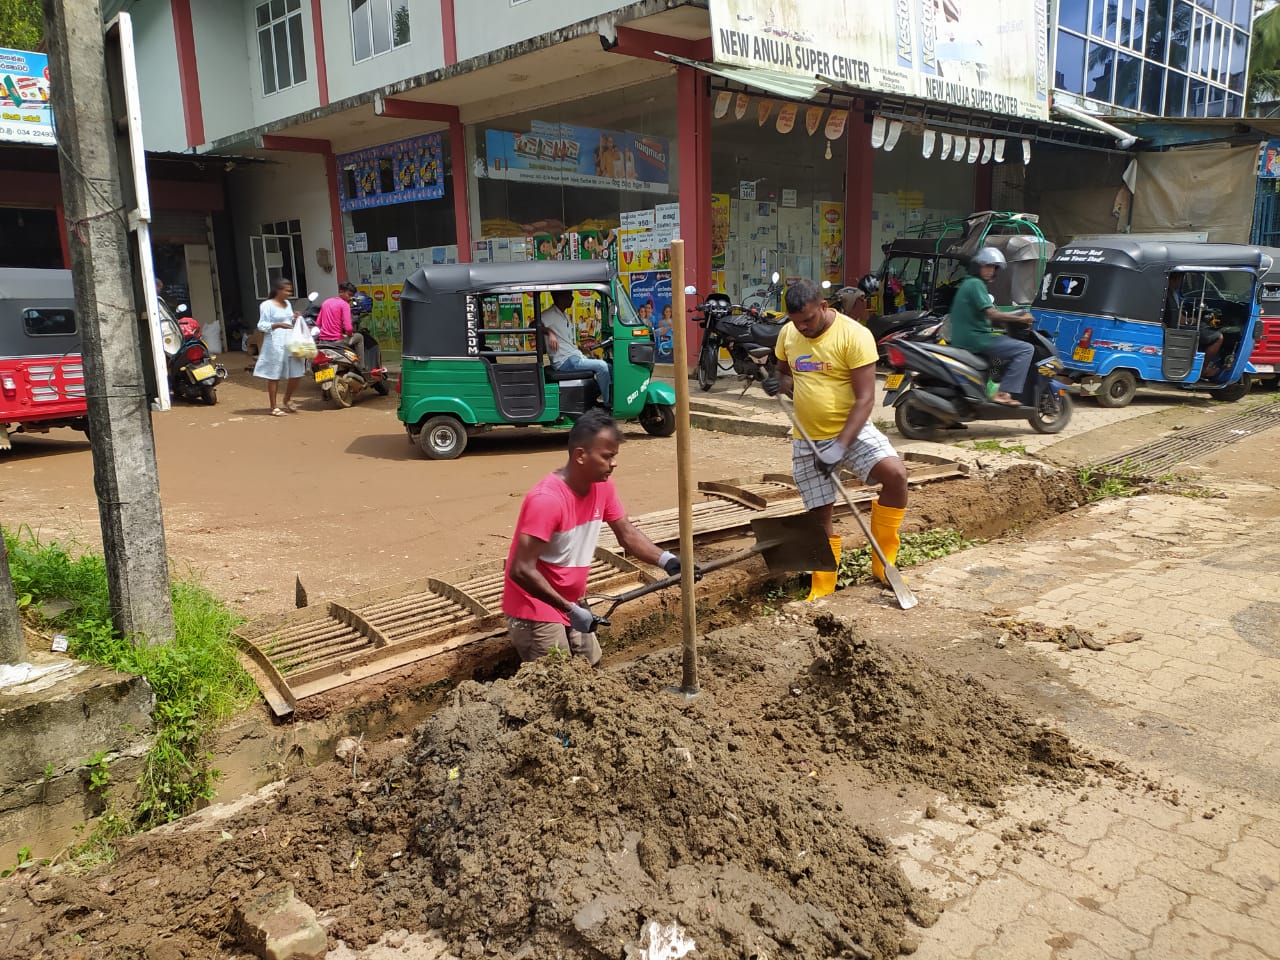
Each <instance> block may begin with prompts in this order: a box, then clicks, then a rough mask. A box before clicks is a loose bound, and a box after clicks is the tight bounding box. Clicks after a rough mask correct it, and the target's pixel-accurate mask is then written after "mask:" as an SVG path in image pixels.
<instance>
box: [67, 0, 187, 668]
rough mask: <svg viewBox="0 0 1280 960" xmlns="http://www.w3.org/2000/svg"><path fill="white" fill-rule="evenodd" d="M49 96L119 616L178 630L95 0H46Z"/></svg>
mask: <svg viewBox="0 0 1280 960" xmlns="http://www.w3.org/2000/svg"><path fill="white" fill-rule="evenodd" d="M44 22H45V37H46V38H47V42H48V46H49V74H50V81H51V82H50V97H51V101H52V104H53V116H54V123H55V125H56V133H57V138H58V168H59V171H60V173H61V179H62V197H63V204H64V207H65V210H66V223H67V233H68V235H69V236H68V240H69V245H70V248H71V272H72V277H73V279H74V281H75V292H76V315H77V317H78V319H79V325H80V337H81V348H82V350H83V352H84V375H85V376H84V378H85V388H86V392H87V393H88V397H89V431H90V433H89V435H90V437H91V439H92V442H93V472H94V477H93V486H94V490H95V492H96V493H97V496H98V517H99V520H100V522H101V525H102V547H103V553H104V555H105V558H106V564H107V586H108V588H109V589H110V593H111V608H112V615H113V619H114V622H115V626H116V628H117V629H118V630H120V631H121V633H123V634H125V635H126V636H134V637H135V638H137V640H138V641H139V642H144V643H169V642H170V641H172V640H173V608H172V606H171V603H170V599H169V564H168V554H167V552H166V550H165V542H164V518H163V515H162V514H161V511H160V483H159V474H158V473H157V470H156V451H155V438H154V436H153V434H152V432H151V410H150V407H149V402H148V397H147V390H146V384H145V380H144V377H143V364H142V357H141V353H140V350H139V331H138V323H139V321H138V316H139V309H138V306H137V305H136V304H135V303H134V286H133V279H132V275H133V271H132V265H131V263H130V258H129V239H128V223H127V220H126V216H125V212H124V206H123V194H122V190H121V186H120V161H119V156H118V155H117V140H116V128H115V125H114V124H113V122H112V116H111V107H110V96H109V93H108V83H107V71H106V60H105V57H104V44H103V36H102V11H101V7H100V6H99V2H98V0H44Z"/></svg>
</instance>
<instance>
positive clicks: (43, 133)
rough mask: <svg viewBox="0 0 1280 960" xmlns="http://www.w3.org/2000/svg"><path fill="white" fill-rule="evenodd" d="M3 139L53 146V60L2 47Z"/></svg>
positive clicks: (0, 97) (0, 132)
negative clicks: (50, 69)
mask: <svg viewBox="0 0 1280 960" xmlns="http://www.w3.org/2000/svg"><path fill="white" fill-rule="evenodd" d="M0 140H13V141H16V142H18V143H44V144H48V145H49V146H53V143H54V137H53V107H52V106H51V105H50V103H49V58H48V57H47V56H45V55H44V54H43V53H29V52H27V51H26V50H8V49H3V48H0Z"/></svg>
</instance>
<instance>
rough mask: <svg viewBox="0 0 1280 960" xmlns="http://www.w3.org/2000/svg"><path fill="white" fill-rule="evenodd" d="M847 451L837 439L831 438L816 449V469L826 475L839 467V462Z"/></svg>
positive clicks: (829, 474)
mask: <svg viewBox="0 0 1280 960" xmlns="http://www.w3.org/2000/svg"><path fill="white" fill-rule="evenodd" d="M848 452H849V448H848V447H846V446H845V445H844V444H843V443H841V442H840V441H839V440H832V441H831V442H830V443H827V444H826V445H824V446H823V447H822V448H821V449H820V450H819V451H818V457H817V459H818V469H819V470H821V471H822V472H823V473H824V474H826V475H827V476H828V477H829V476H831V475H832V474H833V473H835V472H836V471H837V470H839V469H840V463H841V461H842V460H844V457H845V454H847V453H848Z"/></svg>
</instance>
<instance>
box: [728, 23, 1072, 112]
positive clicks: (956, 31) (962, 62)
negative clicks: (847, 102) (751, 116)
mask: <svg viewBox="0 0 1280 960" xmlns="http://www.w3.org/2000/svg"><path fill="white" fill-rule="evenodd" d="M709 6H710V11H711V42H712V49H713V52H714V55H715V59H716V60H717V61H718V62H720V63H731V64H736V65H738V66H744V67H763V68H766V69H769V70H777V71H779V72H782V73H788V74H792V75H794V76H802V77H805V78H809V79H812V78H814V77H818V76H821V77H829V78H830V79H832V80H836V81H839V82H841V83H846V84H848V85H849V86H852V87H856V88H858V89H862V90H875V91H880V92H884V93H896V94H905V95H909V96H917V97H923V98H925V99H928V100H933V101H936V102H939V103H947V104H953V105H955V106H960V107H966V108H969V109H973V110H985V111H989V112H991V113H1000V114H1006V115H1009V116H1015V117H1029V118H1032V119H1036V120H1047V119H1048V116H1049V67H1048V64H1049V42H1048V36H1049V33H1048V29H1047V18H1048V14H1047V12H1046V10H1045V7H1046V4H1044V3H1043V0H945V2H944V0H899V2H896V3H878V4H868V3H861V2H858V0H830V2H826V3H800V2H798V0H790V2H781V3H780V2H777V0H710V2H709ZM1028 51H1030V55H1028ZM761 123H762V124H763V119H762V120H761Z"/></svg>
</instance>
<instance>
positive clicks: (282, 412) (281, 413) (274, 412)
mask: <svg viewBox="0 0 1280 960" xmlns="http://www.w3.org/2000/svg"><path fill="white" fill-rule="evenodd" d="M271 415H272V416H273V417H287V416H288V415H289V413H288V411H286V410H281V409H280V408H279V407H272V408H271Z"/></svg>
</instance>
